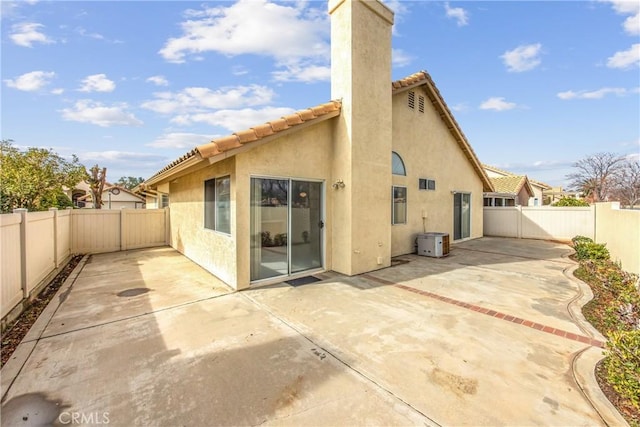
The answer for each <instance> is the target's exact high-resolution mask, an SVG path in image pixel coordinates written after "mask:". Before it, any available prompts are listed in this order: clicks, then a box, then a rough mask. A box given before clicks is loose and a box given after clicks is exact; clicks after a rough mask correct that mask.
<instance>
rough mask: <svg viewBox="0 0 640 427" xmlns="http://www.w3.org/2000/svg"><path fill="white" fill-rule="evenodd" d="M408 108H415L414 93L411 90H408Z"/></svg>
mask: <svg viewBox="0 0 640 427" xmlns="http://www.w3.org/2000/svg"><path fill="white" fill-rule="evenodd" d="M408 105H409V108H411V109H412V110H415V108H416V93H415V92H413V91H411V92H409V104H408Z"/></svg>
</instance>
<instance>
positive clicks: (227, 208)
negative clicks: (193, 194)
mask: <svg viewBox="0 0 640 427" xmlns="http://www.w3.org/2000/svg"><path fill="white" fill-rule="evenodd" d="M204 228H207V229H209V230H216V231H219V232H221V233H226V234H231V178H230V177H229V176H224V177H221V178H215V179H209V180H207V181H205V182H204Z"/></svg>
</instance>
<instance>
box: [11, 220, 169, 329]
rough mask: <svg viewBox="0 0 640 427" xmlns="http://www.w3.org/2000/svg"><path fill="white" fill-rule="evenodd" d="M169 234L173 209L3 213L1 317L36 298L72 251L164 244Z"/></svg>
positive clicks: (112, 250)
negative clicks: (40, 289)
mask: <svg viewBox="0 0 640 427" xmlns="http://www.w3.org/2000/svg"><path fill="white" fill-rule="evenodd" d="M168 238H169V209H168V208H165V209H149V210H146V209H122V210H102V209H98V210H94V209H91V210H88V209H87V210H71V209H68V210H61V211H60V210H57V209H55V208H53V209H50V210H49V211H46V212H27V210H26V209H16V210H15V211H14V213H12V214H3V215H0V297H1V298H2V300H1V301H0V315H1V316H0V317H1V318H2V319H5V316H7V315H8V314H9V313H10V312H11V311H12V310H14V308H16V306H18V305H19V304H20V303H21V302H23V301H26V300H28V299H29V298H30V297H32V296H33V295H34V294H35V293H36V291H38V290H39V287H40V286H41V285H43V284H45V279H47V278H48V276H49V275H51V274H52V273H53V272H55V270H56V269H57V268H58V267H60V266H61V265H62V264H63V263H64V262H65V261H66V260H67V258H68V257H69V256H70V255H71V254H79V253H83V254H84V253H99V252H115V251H121V250H127V249H137V248H148V247H154V246H165V245H167V244H168V242H169V240H168Z"/></svg>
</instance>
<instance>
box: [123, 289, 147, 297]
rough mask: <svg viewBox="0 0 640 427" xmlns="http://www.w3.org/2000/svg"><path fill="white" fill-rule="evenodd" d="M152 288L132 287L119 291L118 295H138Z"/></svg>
mask: <svg viewBox="0 0 640 427" xmlns="http://www.w3.org/2000/svg"><path fill="white" fill-rule="evenodd" d="M150 290H151V289H148V288H132V289H127V290H124V291H120V292H118V293H117V294H116V295H118V296H119V297H137V296H138V295H142V294H146V293H147V292H149V291H150Z"/></svg>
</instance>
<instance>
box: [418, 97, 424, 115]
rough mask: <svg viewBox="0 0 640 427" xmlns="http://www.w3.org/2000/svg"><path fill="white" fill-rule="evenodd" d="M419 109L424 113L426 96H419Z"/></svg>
mask: <svg viewBox="0 0 640 427" xmlns="http://www.w3.org/2000/svg"><path fill="white" fill-rule="evenodd" d="M418 111H420V112H421V113H424V96H418Z"/></svg>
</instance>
